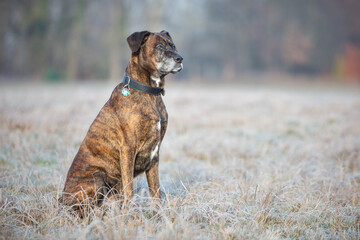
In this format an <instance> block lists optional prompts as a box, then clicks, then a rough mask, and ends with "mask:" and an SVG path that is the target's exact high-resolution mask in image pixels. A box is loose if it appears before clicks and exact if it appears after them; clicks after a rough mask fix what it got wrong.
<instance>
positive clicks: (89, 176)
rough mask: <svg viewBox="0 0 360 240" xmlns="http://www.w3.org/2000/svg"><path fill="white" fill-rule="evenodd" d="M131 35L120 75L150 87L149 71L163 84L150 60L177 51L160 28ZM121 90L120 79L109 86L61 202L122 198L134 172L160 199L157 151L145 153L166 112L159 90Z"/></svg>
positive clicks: (156, 141) (157, 140) (129, 192)
mask: <svg viewBox="0 0 360 240" xmlns="http://www.w3.org/2000/svg"><path fill="white" fill-rule="evenodd" d="M134 34H135V33H134ZM134 34H133V35H134ZM133 35H132V36H130V37H129V38H128V43H129V46H130V48H131V50H132V56H131V59H130V61H129V64H128V66H127V68H126V74H127V75H128V76H129V77H130V78H132V79H135V80H137V81H140V82H142V83H145V84H148V85H151V86H153V87H155V86H156V83H155V82H154V81H153V80H151V76H153V77H157V78H160V79H161V82H160V87H164V84H165V82H164V77H165V75H166V74H164V73H159V71H157V69H156V64H157V63H158V62H160V61H164V58H166V57H173V56H174V55H178V54H177V53H176V49H175V46H174V45H173V42H172V39H171V37H170V35H169V34H168V33H167V32H165V31H162V32H160V33H149V32H145V31H144V32H140V33H139V32H138V33H137V34H135V35H136V37H134V36H133ZM139 35H140V36H139ZM159 43H163V44H166V48H167V49H166V51H165V50H163V51H159V50H158V49H156V46H157V44H159ZM136 44H138V45H136ZM171 54H172V55H171ZM178 56H180V55H178ZM181 59H182V58H181ZM122 89H123V84H122V83H120V84H119V85H117V86H116V87H115V89H114V91H113V92H112V94H111V97H110V99H109V100H108V101H107V102H106V104H105V105H104V106H103V108H102V109H101V110H100V112H99V114H98V115H97V117H96V119H95V120H94V122H93V123H92V124H91V126H90V128H89V130H88V133H87V135H86V137H85V139H84V140H83V142H82V144H81V146H80V149H79V151H78V153H77V154H76V156H75V158H74V160H73V163H72V165H71V167H70V169H69V172H68V174H67V178H66V182H65V187H64V190H63V195H62V198H61V201H62V202H63V203H65V204H67V205H74V204H79V203H81V204H88V203H90V204H95V205H100V204H101V202H102V201H103V200H104V197H105V196H109V195H112V194H113V193H119V194H122V196H123V197H124V199H125V201H127V200H128V199H131V197H132V196H133V179H134V177H136V176H138V175H139V174H141V173H143V172H145V173H146V177H147V181H148V185H149V190H150V194H151V196H152V197H153V198H154V199H155V200H156V201H161V195H160V183H159V170H158V168H159V150H157V152H156V154H155V156H154V157H153V159H151V158H150V154H151V152H152V151H154V149H156V146H158V148H157V149H160V145H161V142H162V140H163V138H164V135H165V132H166V128H167V123H168V114H167V112H166V108H165V105H164V102H163V100H162V97H161V96H160V95H159V96H154V95H150V94H145V93H142V92H139V91H137V90H131V94H130V95H129V96H124V95H123V94H122V93H121V91H122ZM159 122H160V125H161V128H160V129H161V130H160V131H159Z"/></svg>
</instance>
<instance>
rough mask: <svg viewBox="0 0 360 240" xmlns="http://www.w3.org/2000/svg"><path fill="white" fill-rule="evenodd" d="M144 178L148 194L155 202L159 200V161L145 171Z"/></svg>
mask: <svg viewBox="0 0 360 240" xmlns="http://www.w3.org/2000/svg"><path fill="white" fill-rule="evenodd" d="M146 178H147V182H148V185H149V190H150V195H151V197H152V198H153V199H154V201H156V202H161V193H160V182H159V161H157V162H156V163H155V165H154V166H153V167H152V168H150V169H149V170H148V171H146Z"/></svg>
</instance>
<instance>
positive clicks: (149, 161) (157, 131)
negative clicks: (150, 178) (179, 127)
mask: <svg viewBox="0 0 360 240" xmlns="http://www.w3.org/2000/svg"><path fill="white" fill-rule="evenodd" d="M162 110H163V111H158V112H157V113H158V114H157V118H156V120H149V121H148V127H145V128H144V132H143V134H144V137H143V141H142V144H141V146H140V149H139V151H138V154H137V155H136V159H135V166H134V167H135V169H134V170H135V175H137V174H139V173H141V172H143V171H147V170H148V169H150V168H151V167H152V166H153V165H154V164H155V163H156V162H157V161H158V160H159V150H160V145H161V141H162V139H163V137H164V135H165V132H166V128H167V114H166V110H165V108H164V109H162Z"/></svg>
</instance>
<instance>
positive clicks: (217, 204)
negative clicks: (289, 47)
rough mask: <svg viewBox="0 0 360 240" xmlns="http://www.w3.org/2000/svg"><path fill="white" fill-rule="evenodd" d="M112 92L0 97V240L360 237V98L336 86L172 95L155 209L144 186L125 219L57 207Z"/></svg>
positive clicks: (5, 90) (45, 91)
mask: <svg viewBox="0 0 360 240" xmlns="http://www.w3.org/2000/svg"><path fill="white" fill-rule="evenodd" d="M112 88H113V86H109V85H105V86H101V85H96V84H95V85H94V84H88V85H86V84H81V85H75V86H66V85H64V86H49V85H36V86H30V85H25V86H23V85H22V86H19V85H9V86H6V85H2V86H1V88H0V102H1V105H0V112H1V115H0V186H1V188H0V237H4V238H6V239H7V238H9V239H18V238H28V239H57V238H62V239H68V238H85V239H148V238H151V239H155V238H156V239H279V238H294V239H297V238H300V239H301V238H302V239H309V238H310V239H324V238H325V239H328V238H339V239H344V238H346V239H357V238H359V237H360V233H359V232H360V230H359V228H360V206H359V199H360V191H359V184H360V125H359V120H360V94H359V89H347V88H343V87H340V88H337V89H334V88H332V89H331V88H318V89H312V90H311V91H309V90H307V89H306V88H302V89H296V90H295V88H281V89H280V88H273V87H272V88H271V87H254V86H233V87H227V86H213V87H195V86H194V87H191V88H185V87H183V86H181V85H180V86H171V85H170V86H169V87H168V88H167V95H166V97H165V99H164V101H165V103H166V105H167V109H168V112H169V117H170V119H169V126H168V131H167V134H166V136H165V139H164V141H163V144H162V147H161V153H160V155H161V162H160V179H161V183H162V195H163V198H164V201H163V203H162V205H161V206H160V207H159V209H158V210H157V211H154V210H155V209H154V207H153V206H152V204H151V200H150V198H149V193H148V190H147V183H146V180H145V177H144V176H141V177H139V178H137V179H136V181H135V194H136V196H135V198H134V199H133V202H132V207H131V208H126V209H120V207H119V205H117V204H116V203H115V204H111V205H108V206H103V207H102V208H96V209H93V210H91V211H90V212H89V214H88V215H87V216H86V217H85V218H84V219H80V218H78V217H76V216H74V215H72V214H71V212H69V211H67V210H66V209H63V208H62V207H60V206H59V205H58V203H57V200H56V199H57V198H58V197H59V195H60V193H61V190H62V187H63V184H64V180H65V179H64V178H65V176H66V173H67V170H68V168H69V166H70V164H71V161H72V159H73V157H74V156H75V154H76V151H77V149H78V147H79V145H80V143H81V141H82V139H83V137H84V136H85V134H86V131H87V129H88V127H89V126H90V124H91V122H92V121H93V119H94V118H95V116H96V114H97V113H98V111H99V110H100V108H101V106H102V105H103V104H104V103H105V101H106V100H107V99H108V97H109V96H110V93H111V91H112ZM215 92H216V94H214V93H215Z"/></svg>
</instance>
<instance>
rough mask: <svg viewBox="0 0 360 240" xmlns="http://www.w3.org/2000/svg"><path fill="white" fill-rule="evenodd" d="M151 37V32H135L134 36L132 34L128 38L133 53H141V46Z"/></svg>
mask: <svg viewBox="0 0 360 240" xmlns="http://www.w3.org/2000/svg"><path fill="white" fill-rule="evenodd" d="M149 35H150V32H149V31H141V32H134V33H133V34H131V35H130V36H129V37H128V38H127V42H128V44H129V47H130V49H131V52H132V53H136V52H137V51H139V49H140V46H141V44H142V43H144V42H146V40H147V38H148V37H149Z"/></svg>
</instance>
